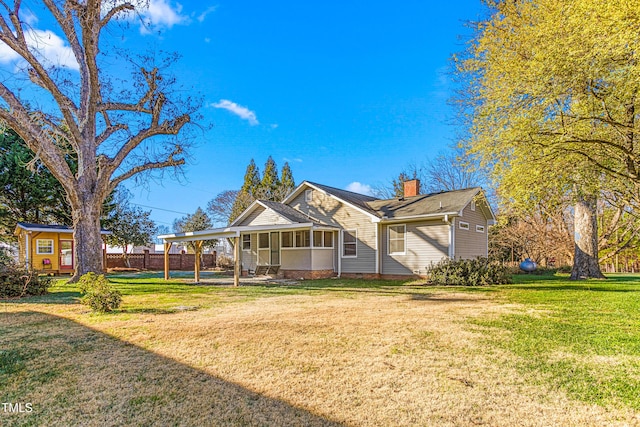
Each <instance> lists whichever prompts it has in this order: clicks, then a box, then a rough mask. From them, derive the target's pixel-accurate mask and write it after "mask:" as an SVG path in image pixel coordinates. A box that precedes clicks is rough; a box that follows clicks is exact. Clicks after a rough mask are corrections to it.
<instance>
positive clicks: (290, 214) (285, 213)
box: [258, 200, 313, 223]
mask: <svg viewBox="0 0 640 427" xmlns="http://www.w3.org/2000/svg"><path fill="white" fill-rule="evenodd" d="M258 202H259V203H260V204H261V205H263V206H264V207H266V208H268V209H271V210H272V211H274V212H275V213H277V214H278V215H280V216H281V217H283V218H285V219H288V220H289V221H291V223H306V222H313V221H312V220H311V219H310V218H309V217H307V216H306V215H304V214H303V213H301V212H298V211H297V210H295V209H293V208H292V207H291V206H289V205H285V204H284V203H280V202H272V201H270V200H259V201H258Z"/></svg>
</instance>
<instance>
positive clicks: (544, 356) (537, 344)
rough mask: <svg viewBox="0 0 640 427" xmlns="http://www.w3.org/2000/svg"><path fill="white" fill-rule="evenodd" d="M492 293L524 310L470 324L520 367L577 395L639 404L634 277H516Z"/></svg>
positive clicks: (637, 281)
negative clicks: (587, 278)
mask: <svg viewBox="0 0 640 427" xmlns="http://www.w3.org/2000/svg"><path fill="white" fill-rule="evenodd" d="M499 298H500V299H502V300H503V301H505V302H509V303H516V304H522V305H524V306H525V307H526V308H527V309H528V312H524V313H513V314H507V315H503V316H501V317H499V318H498V319H491V320H489V319H480V320H476V321H475V322H474V323H475V324H476V325H479V326H481V327H483V328H484V329H483V330H484V332H485V333H486V334H487V341H486V342H487V344H488V345H491V346H494V347H498V348H502V349H505V350H508V351H510V352H511V353H513V354H514V355H516V356H517V358H516V359H515V361H514V364H515V366H516V367H517V368H518V369H519V370H520V371H521V372H522V373H523V374H527V375H531V376H532V380H533V381H534V382H547V383H549V384H551V385H552V387H559V388H562V389H564V390H566V391H567V392H568V393H569V394H570V395H571V396H573V397H574V398H577V399H580V400H583V401H585V402H590V403H597V404H600V405H605V406H606V405H621V404H622V405H625V406H629V407H631V408H633V409H636V410H638V409H640V277H639V276H637V275H611V278H610V279H609V280H606V281H603V280H597V281H596V280H590V281H581V282H573V281H569V280H568V279H567V278H566V277H559V276H546V277H537V276H516V283H515V284H514V285H509V286H504V287H501V288H500V290H499ZM503 332H506V333H503Z"/></svg>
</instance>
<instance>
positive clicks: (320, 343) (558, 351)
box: [0, 275, 640, 426]
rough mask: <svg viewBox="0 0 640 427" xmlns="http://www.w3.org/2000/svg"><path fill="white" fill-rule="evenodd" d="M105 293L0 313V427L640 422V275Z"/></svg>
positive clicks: (143, 285)
mask: <svg viewBox="0 0 640 427" xmlns="http://www.w3.org/2000/svg"><path fill="white" fill-rule="evenodd" d="M110 279H111V280H112V281H113V282H114V284H115V286H117V287H118V288H119V289H120V290H121V291H122V292H123V294H124V303H123V305H122V307H121V309H120V310H118V311H117V312H116V313H112V314H107V315H96V314H92V313H91V312H89V311H88V310H87V308H86V307H85V306H82V305H80V304H78V302H77V300H78V297H79V294H78V292H77V288H76V287H74V286H73V285H68V284H65V283H64V282H59V283H58V284H57V285H56V286H55V287H54V288H53V289H52V291H51V293H50V294H49V295H46V296H43V297H34V298H28V299H24V300H20V301H9V302H3V303H0V404H2V403H12V404H14V405H15V404H16V403H19V404H21V405H22V408H23V410H24V411H25V412H22V413H14V412H10V411H7V410H6V408H7V406H6V405H4V406H3V405H0V425H3V426H5V425H9V426H12V425H34V426H39V425H96V426H103V425H163V426H164V425H268V426H272V425H301V426H302V425H304V426H306V425H370V426H380V425H434V426H468V425H497V426H502V425H531V426H537V425H540V426H547V425H563V426H571V425H574V426H583V425H593V426H601V425H637V424H640V416H639V415H638V414H640V298H639V296H640V276H633V275H624V276H623V275H619V276H612V278H611V279H610V280H607V281H586V282H579V283H575V282H570V281H568V280H566V278H563V277H555V276H516V283H515V284H513V285H508V286H499V287H498V286H496V287H483V288H453V287H452V288H435V287H429V286H425V285H422V284H420V283H417V282H405V283H403V282H391V281H364V280H343V279H333V280H317V281H303V282H300V283H298V284H288V285H287V284H283V285H250V286H241V287H239V288H233V287H230V286H219V285H209V286H196V285H191V284H188V283H185V282H184V281H183V280H181V279H176V280H172V281H170V282H164V281H162V280H160V279H158V278H157V277H155V276H154V275H146V276H126V275H122V276H111V277H110ZM27 403H28V404H29V405H28V407H29V408H32V409H31V410H30V411H29V410H28V409H26V408H27V407H26V406H25V405H26V404H27ZM14 408H15V406H14Z"/></svg>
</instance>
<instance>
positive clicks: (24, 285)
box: [0, 251, 53, 298]
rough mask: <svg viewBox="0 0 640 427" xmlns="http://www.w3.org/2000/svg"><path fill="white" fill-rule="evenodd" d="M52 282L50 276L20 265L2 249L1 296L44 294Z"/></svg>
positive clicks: (0, 259) (0, 263)
mask: <svg viewBox="0 0 640 427" xmlns="http://www.w3.org/2000/svg"><path fill="white" fill-rule="evenodd" d="M52 283H53V280H52V279H51V278H50V277H46V276H38V274H37V273H36V272H35V271H33V270H28V269H26V268H24V267H20V266H19V265H17V264H16V263H15V262H14V261H13V259H12V258H11V257H10V256H8V255H7V254H6V253H5V252H4V251H0V298H22V297H25V296H32V295H43V294H46V293H47V290H48V289H49V287H51V285H52Z"/></svg>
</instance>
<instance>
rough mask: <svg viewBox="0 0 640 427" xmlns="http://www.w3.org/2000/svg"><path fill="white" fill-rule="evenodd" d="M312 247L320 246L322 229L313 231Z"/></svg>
mask: <svg viewBox="0 0 640 427" xmlns="http://www.w3.org/2000/svg"><path fill="white" fill-rule="evenodd" d="M313 247H314V248H321V247H322V231H314V232H313Z"/></svg>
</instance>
